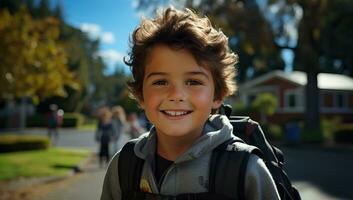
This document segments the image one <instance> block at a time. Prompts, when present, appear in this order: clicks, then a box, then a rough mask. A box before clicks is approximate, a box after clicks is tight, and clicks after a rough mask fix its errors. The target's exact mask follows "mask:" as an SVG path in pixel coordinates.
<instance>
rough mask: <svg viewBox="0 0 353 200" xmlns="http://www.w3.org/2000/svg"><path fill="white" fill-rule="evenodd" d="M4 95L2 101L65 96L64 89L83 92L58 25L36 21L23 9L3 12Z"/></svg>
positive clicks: (0, 46) (0, 45)
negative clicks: (12, 12) (69, 88)
mask: <svg viewBox="0 0 353 200" xmlns="http://www.w3.org/2000/svg"><path fill="white" fill-rule="evenodd" d="M0 21H1V23H0V38H1V41H0V60H1V63H0V65H1V67H0V70H1V75H2V76H1V77H0V84H1V88H0V93H1V97H2V98H16V97H31V98H33V99H35V100H39V99H44V98H46V97H49V96H53V95H59V96H65V95H66V92H65V90H64V86H65V85H68V86H70V87H73V88H76V89H78V88H79V85H78V84H77V82H76V81H75V77H74V74H73V73H71V72H70V71H69V70H68V67H67V65H66V55H65V52H64V50H63V48H62V46H61V45H60V44H59V41H58V36H59V28H58V25H59V24H58V21H56V20H55V19H54V18H51V17H48V18H45V19H42V20H33V19H32V17H31V16H30V15H29V14H28V11H27V10H26V9H25V8H23V9H21V10H20V11H19V12H17V13H15V14H13V15H11V14H10V13H9V12H8V11H7V10H6V9H5V10H2V11H0Z"/></svg>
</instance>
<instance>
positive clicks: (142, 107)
mask: <svg viewBox="0 0 353 200" xmlns="http://www.w3.org/2000/svg"><path fill="white" fill-rule="evenodd" d="M137 103H138V104H139V106H140V108H141V109H142V110H144V109H145V102H144V101H143V100H141V99H139V100H137Z"/></svg>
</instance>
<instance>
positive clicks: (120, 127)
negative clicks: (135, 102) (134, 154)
mask: <svg viewBox="0 0 353 200" xmlns="http://www.w3.org/2000/svg"><path fill="white" fill-rule="evenodd" d="M112 113H113V119H112V124H113V128H114V136H113V141H112V142H113V154H115V153H116V152H118V150H119V149H120V148H121V147H122V146H123V145H124V144H125V143H126V142H127V141H128V140H129V139H130V138H126V131H127V128H128V125H127V122H126V114H125V110H124V108H123V107H121V106H114V107H113V108H112Z"/></svg>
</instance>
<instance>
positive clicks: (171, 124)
mask: <svg viewBox="0 0 353 200" xmlns="http://www.w3.org/2000/svg"><path fill="white" fill-rule="evenodd" d="M214 90H215V88H214V82H213V77H212V74H211V73H210V71H209V70H207V69H205V68H203V67H201V66H199V64H198V63H197V61H196V60H195V58H194V57H193V55H192V54H191V53H189V52H188V51H186V50H183V49H179V50H175V49H171V48H170V47H168V46H166V45H156V46H154V47H153V49H152V51H151V53H150V55H149V59H148V62H147V64H146V66H145V76H144V80H143V100H141V101H140V106H141V107H142V108H143V109H144V110H145V113H146V115H147V117H148V119H149V120H150V121H151V122H152V124H154V126H155V127H156V130H157V134H158V135H160V134H163V135H165V136H175V137H178V136H191V137H192V136H194V137H197V136H199V135H200V134H201V131H202V128H203V126H204V123H205V122H206V120H207V118H208V117H209V114H210V113H211V109H215V108H218V107H219V106H220V105H221V100H214Z"/></svg>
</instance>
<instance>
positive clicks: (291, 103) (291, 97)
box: [288, 94, 297, 108]
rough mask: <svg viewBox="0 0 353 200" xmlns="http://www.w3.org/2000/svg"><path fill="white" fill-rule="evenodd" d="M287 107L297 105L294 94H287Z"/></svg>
mask: <svg viewBox="0 0 353 200" xmlns="http://www.w3.org/2000/svg"><path fill="white" fill-rule="evenodd" d="M288 107H290V108H295V107H297V102H296V95H295V94H289V95H288Z"/></svg>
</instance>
